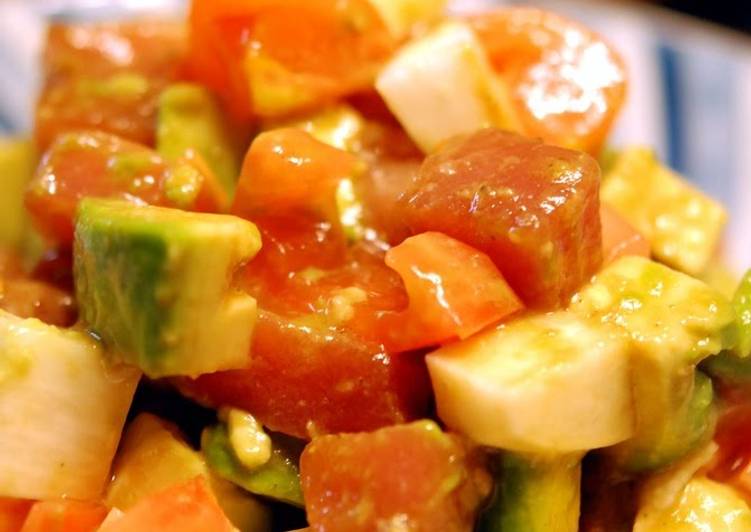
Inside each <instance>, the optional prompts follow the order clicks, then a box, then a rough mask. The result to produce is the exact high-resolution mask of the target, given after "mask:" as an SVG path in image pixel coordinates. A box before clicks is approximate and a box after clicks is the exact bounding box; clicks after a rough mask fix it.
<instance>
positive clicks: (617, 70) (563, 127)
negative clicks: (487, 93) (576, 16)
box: [469, 7, 626, 153]
mask: <svg viewBox="0 0 751 532" xmlns="http://www.w3.org/2000/svg"><path fill="white" fill-rule="evenodd" d="M469 22H470V23H471V24H472V26H473V28H474V30H475V32H476V33H477V34H478V36H479V38H480V41H481V42H482V44H483V45H484V47H485V49H486V50H487V52H488V55H489V57H490V60H491V63H492V64H493V67H494V68H495V69H496V71H497V72H498V73H499V74H500V75H501V77H502V79H503V80H504V81H505V82H506V84H507V85H508V87H509V90H510V93H511V100H512V105H513V107H514V111H515V114H516V115H517V118H518V119H519V121H520V123H521V131H522V132H523V133H525V134H526V135H529V136H531V137H540V138H542V139H543V140H544V141H545V142H549V143H551V144H556V145H559V146H565V147H568V148H574V149H578V150H584V151H588V152H590V153H596V152H598V151H599V150H600V148H601V147H602V144H603V141H604V140H605V137H606V135H607V133H608V132H609V130H610V127H611V126H612V124H613V121H614V120H615V117H616V116H617V115H618V112H619V111H620V109H621V106H622V105H623V101H624V98H625V95H626V73H625V66H624V63H623V60H622V59H621V58H620V57H619V56H618V54H617V53H616V52H615V50H613V48H612V47H610V46H609V45H608V44H607V43H606V42H605V41H604V40H603V39H602V38H601V37H600V36H598V35H596V34H595V33H593V32H592V31H590V30H588V29H587V28H585V27H584V26H582V25H580V24H577V23H576V22H573V21H571V20H568V19H566V18H564V17H561V16H559V15H556V14H554V13H550V12H548V11H543V10H541V9H535V8H527V7H515V8H511V9H499V10H496V11H490V12H487V13H482V14H480V15H475V16H472V17H470V18H469Z"/></svg>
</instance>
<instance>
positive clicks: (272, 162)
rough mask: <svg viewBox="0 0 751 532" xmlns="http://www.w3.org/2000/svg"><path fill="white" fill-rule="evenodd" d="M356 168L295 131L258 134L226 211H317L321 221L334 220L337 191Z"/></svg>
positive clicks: (353, 160)
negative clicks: (231, 201) (229, 207)
mask: <svg viewBox="0 0 751 532" xmlns="http://www.w3.org/2000/svg"><path fill="white" fill-rule="evenodd" d="M357 166H358V159H357V157H355V156H354V155H351V154H349V153H347V152H345V151H342V150H338V149H336V148H333V147H331V146H329V145H328V144H324V143H323V142H320V141H318V140H316V139H314V138H313V137H312V136H310V134H308V133H306V132H305V131H302V130H300V129H292V128H289V129H275V130H272V131H268V132H266V133H261V134H260V135H258V136H257V137H256V138H255V140H254V141H253V144H252V145H251V146H250V149H249V150H248V154H247V156H246V157H245V162H244V163H243V168H242V172H241V174H240V179H239V181H238V183H237V191H236V193H235V199H234V202H233V204H232V209H231V212H232V213H233V214H236V215H238V216H243V217H245V218H249V219H253V218H255V217H257V216H264V215H269V214H275V213H279V214H281V213H284V212H286V211H290V210H293V209H316V208H317V209H319V210H320V211H321V213H322V218H324V219H326V218H328V219H330V220H333V219H336V217H337V215H336V212H335V209H336V205H335V197H334V195H335V192H336V187H337V185H338V184H339V182H340V181H341V180H342V179H344V178H347V177H351V176H352V175H353V174H354V173H355V172H356V170H357Z"/></svg>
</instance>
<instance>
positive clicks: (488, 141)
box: [392, 129, 602, 308]
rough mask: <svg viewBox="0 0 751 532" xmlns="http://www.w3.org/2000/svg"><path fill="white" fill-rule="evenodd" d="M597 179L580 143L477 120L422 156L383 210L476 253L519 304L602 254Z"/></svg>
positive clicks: (570, 280) (571, 282) (561, 284)
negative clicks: (394, 203) (569, 145)
mask: <svg viewBox="0 0 751 532" xmlns="http://www.w3.org/2000/svg"><path fill="white" fill-rule="evenodd" d="M599 184H600V169H599V167H598V165H597V162H596V161H595V160H594V159H592V158H591V157H590V156H588V155H587V154H585V153H580V152H575V151H571V150H567V149H565V148H560V147H556V146H551V145H547V144H543V143H541V142H540V141H536V140H531V139H527V138H524V137H521V136H519V135H515V134H512V133H507V132H503V131H499V130H495V129H486V130H481V131H478V132H477V133H474V134H472V135H469V136H464V137H460V138H457V139H454V140H452V141H449V142H448V143H446V144H445V145H444V147H443V148H442V149H441V150H439V151H438V152H436V153H434V154H433V155H431V156H429V157H428V158H427V159H426V160H425V162H424V163H423V165H422V167H421V168H420V172H419V175H418V177H417V178H416V181H415V183H414V184H413V185H412V187H411V189H409V190H407V191H405V193H404V196H403V199H402V201H401V208H399V209H396V210H394V212H393V214H392V216H393V217H397V218H401V219H402V220H404V221H405V223H406V225H407V226H408V227H409V229H410V230H411V232H412V233H413V234H416V233H422V232H426V231H439V232H442V233H445V234H446V235H449V236H451V237H453V238H456V239H457V240H460V241H462V242H464V243H466V244H468V245H470V246H472V247H474V248H476V249H477V250H479V251H481V252H483V253H486V254H487V255H488V256H489V257H490V258H491V260H492V261H493V262H494V263H495V265H496V266H497V267H498V269H499V270H500V271H501V272H502V273H503V276H504V277H505V278H506V280H507V281H508V283H509V285H510V286H511V287H512V288H513V290H514V292H515V293H516V294H518V295H519V297H520V298H521V299H522V301H523V302H524V303H525V304H526V305H528V306H530V307H534V308H553V307H558V306H564V305H566V304H567V302H568V299H569V297H570V296H571V294H572V293H573V292H574V291H575V290H576V289H577V288H578V287H579V286H580V285H581V284H582V283H584V282H585V281H586V280H588V279H589V277H590V276H591V275H592V274H594V273H595V272H596V271H597V270H598V269H599V267H600V265H601V263H602V239H601V233H600V207H599V196H598V193H599Z"/></svg>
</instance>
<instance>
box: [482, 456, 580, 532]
mask: <svg viewBox="0 0 751 532" xmlns="http://www.w3.org/2000/svg"><path fill="white" fill-rule="evenodd" d="M493 465H494V469H495V474H496V489H495V494H494V496H493V500H492V501H491V502H490V505H489V506H488V508H487V509H486V510H485V512H484V513H483V514H482V516H481V517H480V522H479V523H478V526H477V532H577V530H578V529H579V509H580V497H581V454H578V453H577V454H571V455H560V456H550V457H547V456H534V455H525V454H517V453H510V452H501V453H500V454H498V455H497V456H496V458H495V461H494V464H493Z"/></svg>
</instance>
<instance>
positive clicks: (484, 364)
mask: <svg viewBox="0 0 751 532" xmlns="http://www.w3.org/2000/svg"><path fill="white" fill-rule="evenodd" d="M630 349H631V347H630V343H629V342H628V340H627V339H626V338H625V337H624V336H623V335H621V334H619V333H617V332H616V331H615V330H614V329H611V328H610V327H608V326H604V325H601V324H599V323H597V322H595V321H590V320H586V319H583V318H579V317H576V316H574V315H573V314H570V313H568V312H557V313H553V314H546V315H537V316H530V317H525V318H521V319H518V320H515V321H513V322H511V323H509V324H508V325H505V326H501V327H499V328H497V329H495V330H491V331H488V332H485V333H483V334H480V335H477V336H474V337H472V338H469V339H467V340H464V341H462V342H457V343H455V344H450V345H448V346H445V347H443V348H441V349H439V350H437V351H435V352H433V353H431V354H429V355H428V357H427V362H428V369H429V371H430V378H431V380H432V382H433V389H434V391H435V397H436V403H437V406H438V415H439V417H440V418H441V419H442V420H443V421H444V422H445V423H446V424H447V425H448V426H449V427H451V428H452V429H454V430H457V431H459V432H462V433H464V434H466V435H467V436H469V437H470V438H471V439H473V440H474V441H476V442H478V443H480V444H483V445H488V446H492V447H500V448H503V449H508V450H512V451H518V452H532V453H534V452H538V453H567V452H574V451H584V450H588V449H594V448H598V447H605V446H608V445H612V444H614V443H618V442H620V441H623V440H625V439H627V438H629V437H630V436H631V435H632V433H633V426H634V418H633V412H632V408H631V401H632V397H631V384H630V377H629V373H630V371H629V358H630Z"/></svg>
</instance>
